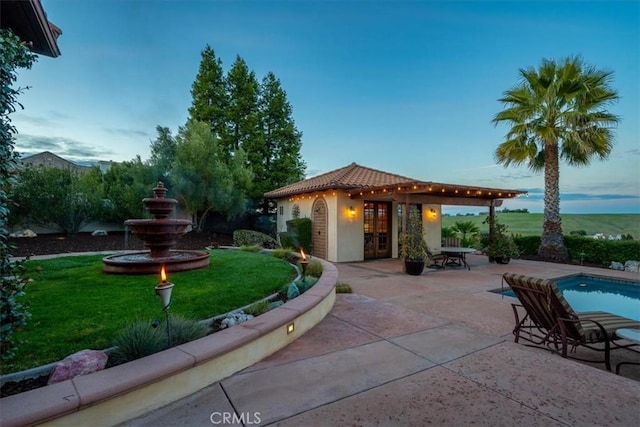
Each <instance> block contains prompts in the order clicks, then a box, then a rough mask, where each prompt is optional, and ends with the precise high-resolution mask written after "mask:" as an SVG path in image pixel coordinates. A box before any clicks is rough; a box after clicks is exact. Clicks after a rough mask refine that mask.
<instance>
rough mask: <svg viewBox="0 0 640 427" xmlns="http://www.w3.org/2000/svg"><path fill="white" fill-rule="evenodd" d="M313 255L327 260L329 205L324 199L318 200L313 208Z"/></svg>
mask: <svg viewBox="0 0 640 427" xmlns="http://www.w3.org/2000/svg"><path fill="white" fill-rule="evenodd" d="M311 211H312V212H313V217H312V218H311V233H312V236H313V238H312V243H313V249H312V255H313V256H317V257H318V258H322V259H327V203H326V202H325V201H324V199H323V198H320V197H319V198H317V199H316V200H315V201H314V202H313V206H312V207H311Z"/></svg>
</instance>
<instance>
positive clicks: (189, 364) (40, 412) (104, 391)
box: [0, 258, 338, 427]
mask: <svg viewBox="0 0 640 427" xmlns="http://www.w3.org/2000/svg"><path fill="white" fill-rule="evenodd" d="M316 259H318V260H319V261H320V262H322V266H323V272H322V277H320V279H319V280H318V282H317V283H316V284H315V285H314V286H313V287H312V288H311V289H309V290H308V291H307V292H305V293H304V294H302V295H300V296H299V297H297V298H295V299H293V300H291V301H289V302H287V303H285V304H283V305H281V306H280V307H278V308H276V309H274V310H271V311H269V312H267V313H265V314H263V315H261V316H258V317H256V318H254V319H252V320H249V321H247V322H245V323H242V324H240V325H237V326H234V327H232V328H229V329H224V330H222V331H220V332H216V333H215V334H212V335H209V336H206V337H204V338H201V339H199V340H196V341H191V342H189V343H186V344H183V345H180V346H176V347H173V348H170V349H168V350H165V351H162V352H160V353H156V354H153V355H151V356H147V357H144V358H142V359H138V360H134V361H133V362H129V363H125V364H122V365H119V366H115V367H113V368H109V369H105V370H103V371H100V372H96V373H94V374H90V375H85V376H80V377H76V378H74V379H72V380H69V381H64V382H61V383H58V384H52V385H49V386H46V387H42V388H39V389H36V390H31V391H27V392H24V393H20V394H17V395H14V396H9V397H6V398H4V399H0V425H2V426H3V427H9V426H24V425H33V424H45V425H51V426H57V425H60V426H62V425H65V426H68V425H92V426H97V425H114V424H118V423H122V422H124V421H127V420H130V419H132V418H135V417H138V416H140V415H143V414H145V413H147V412H149V411H152V410H155V409H158V408H160V407H162V406H165V405H167V404H169V403H171V402H174V401H176V400H178V399H181V398H183V397H186V396H188V395H190V394H192V393H194V392H196V391H198V390H201V389H203V388H205V387H207V386H208V385H210V384H213V383H215V382H218V381H221V380H223V379H224V378H226V377H228V376H230V375H232V374H234V373H236V372H238V371H240V370H242V369H244V368H246V367H248V366H251V365H253V364H254V363H257V362H259V361H260V360H262V359H264V358H265V357H267V356H269V355H271V354H273V353H275V352H276V351H278V350H280V349H281V348H283V347H285V346H286V345H287V344H289V343H291V342H292V341H294V340H296V339H297V338H299V337H300V336H301V335H303V334H304V333H305V332H306V331H308V330H309V329H311V328H312V327H313V326H315V325H316V324H317V323H319V322H320V321H321V320H322V319H323V318H324V317H325V316H326V315H327V314H328V313H329V311H330V310H331V308H332V307H333V304H334V302H335V299H336V296H335V285H336V282H337V279H338V270H337V269H336V267H335V266H334V265H333V264H330V263H329V262H327V261H324V260H320V259H319V258H316ZM292 323H293V324H294V331H293V332H291V333H287V326H288V325H290V324H292Z"/></svg>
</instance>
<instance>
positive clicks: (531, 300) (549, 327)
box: [502, 273, 640, 371]
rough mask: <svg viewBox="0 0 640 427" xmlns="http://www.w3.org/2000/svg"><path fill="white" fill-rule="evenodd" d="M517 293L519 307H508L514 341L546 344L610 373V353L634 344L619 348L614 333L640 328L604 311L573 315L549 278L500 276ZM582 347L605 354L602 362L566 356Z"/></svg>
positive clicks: (561, 352) (562, 353) (636, 324)
mask: <svg viewBox="0 0 640 427" xmlns="http://www.w3.org/2000/svg"><path fill="white" fill-rule="evenodd" d="M502 280H503V283H504V282H506V283H507V284H508V285H509V287H511V289H513V292H514V293H515V294H516V297H517V298H518V300H519V302H520V304H515V303H514V304H511V306H512V308H513V313H514V315H515V322H516V325H515V327H514V329H513V334H514V335H515V339H514V341H515V342H518V341H519V340H520V339H521V338H522V339H523V340H526V341H529V342H532V343H534V344H537V345H546V346H547V347H548V348H549V349H551V350H552V351H555V352H559V353H560V354H561V355H562V357H566V358H570V359H576V360H581V361H585V362H597V363H605V365H606V367H607V370H609V371H611V359H610V352H611V350H614V349H619V348H628V347H631V346H633V345H637V344H626V345H620V344H618V343H617V342H616V341H617V340H620V339H621V338H620V337H618V336H617V335H616V330H618V329H624V328H632V329H640V322H638V321H635V320H632V319H628V318H626V317H622V316H617V315H615V314H611V313H606V312H603V311H589V312H575V311H574V310H573V308H571V306H570V305H569V303H568V302H567V300H566V299H565V298H564V296H563V295H562V293H561V292H560V290H559V289H558V287H557V286H556V284H555V282H554V281H552V280H548V279H539V278H535V277H529V276H523V275H519V274H513V273H505V274H504V275H503V276H502ZM522 309H524V311H525V313H524V316H523V315H522V314H523V313H522ZM578 346H584V347H587V348H589V349H592V350H597V351H601V352H604V360H591V359H584V358H579V357H577V356H574V355H571V356H570V355H569V354H568V353H569V347H571V352H575V349H576V347H578Z"/></svg>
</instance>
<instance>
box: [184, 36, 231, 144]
mask: <svg viewBox="0 0 640 427" xmlns="http://www.w3.org/2000/svg"><path fill="white" fill-rule="evenodd" d="M200 55H201V60H200V68H199V70H198V74H197V75H196V79H195V81H194V82H193V84H192V85H191V97H192V101H191V107H190V108H189V117H190V118H191V119H193V120H197V121H202V122H206V123H208V124H209V126H210V130H211V133H212V134H213V135H215V136H217V137H222V136H223V135H224V134H225V133H226V129H227V118H226V111H227V108H228V104H229V101H228V96H227V88H226V87H225V77H224V72H223V71H222V61H221V60H220V59H218V58H216V53H215V52H214V50H213V49H212V48H211V46H209V45H207V46H206V47H205V48H204V50H203V51H202V52H201V54H200Z"/></svg>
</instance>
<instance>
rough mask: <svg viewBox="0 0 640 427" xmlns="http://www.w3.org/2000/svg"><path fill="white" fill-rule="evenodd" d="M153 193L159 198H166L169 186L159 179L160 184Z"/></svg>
mask: <svg viewBox="0 0 640 427" xmlns="http://www.w3.org/2000/svg"><path fill="white" fill-rule="evenodd" d="M153 194H155V195H156V198H157V199H164V196H165V195H166V194H167V188H166V187H165V186H164V183H163V182H162V181H158V185H156V188H154V189H153Z"/></svg>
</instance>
